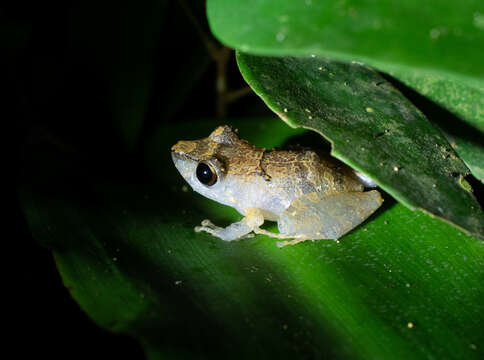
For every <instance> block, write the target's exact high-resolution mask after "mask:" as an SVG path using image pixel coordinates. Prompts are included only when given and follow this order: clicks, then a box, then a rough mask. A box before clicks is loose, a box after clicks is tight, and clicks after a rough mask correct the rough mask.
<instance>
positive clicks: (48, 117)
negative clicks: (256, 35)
mask: <svg viewBox="0 0 484 360" xmlns="http://www.w3.org/2000/svg"><path fill="white" fill-rule="evenodd" d="M187 4H188V5H189V6H190V8H189V9H188V10H187V8H186V6H187ZM204 5H205V2H204V1H203V0H197V1H187V2H186V3H184V2H183V1H163V0H149V1H143V2H140V3H139V4H128V5H122V4H120V3H118V2H114V1H103V2H95V1H83V2H73V1H72V2H69V1H67V2H63V3H54V2H49V1H47V2H36V3H33V2H32V3H31V2H27V1H15V2H14V1H10V2H7V3H6V4H3V5H0V46H1V48H0V52H1V54H2V56H1V57H0V65H1V69H2V74H3V76H2V85H4V86H2V87H1V88H2V89H3V96H2V98H3V100H4V101H3V102H2V103H3V106H2V113H3V123H4V124H5V125H11V124H13V126H12V128H10V127H6V129H5V130H4V131H5V132H4V137H5V138H6V139H7V140H8V141H6V142H5V143H6V144H7V147H8V148H10V150H12V149H13V151H9V152H7V154H8V163H9V165H11V168H10V169H11V170H9V171H8V172H7V173H8V174H9V180H13V184H11V187H10V188H9V190H8V194H7V199H8V201H9V203H11V204H12V205H11V206H8V210H9V213H10V217H9V220H8V225H10V228H11V233H12V235H8V236H7V237H6V238H5V239H4V241H5V242H6V243H7V244H8V246H7V247H6V249H8V250H6V251H5V253H4V258H5V260H6V261H5V262H7V260H10V261H11V262H12V263H13V265H11V266H9V267H8V271H7V272H6V274H7V280H8V284H9V285H8V287H7V291H6V293H5V294H4V298H6V299H7V304H6V307H5V311H6V316H7V317H8V318H9V320H10V321H9V322H8V323H7V324H8V325H7V324H6V325H5V327H6V328H7V332H8V334H9V335H8V338H7V339H8V341H7V343H8V347H11V348H12V351H13V354H15V357H18V358H23V357H25V356H27V355H29V356H32V355H35V356H46V357H48V358H49V359H65V358H69V359H72V358H101V357H109V358H115V357H123V358H142V357H143V352H142V349H141V347H140V345H139V344H138V343H137V342H136V341H135V340H134V339H132V338H131V337H128V336H122V335H115V334H111V333H108V332H107V331H105V330H103V329H100V328H99V327H97V326H96V325H95V324H94V323H93V322H92V321H91V320H90V319H89V318H88V317H87V315H86V314H85V313H84V312H83V311H82V310H81V309H80V308H79V306H78V305H77V304H76V303H75V301H74V300H72V298H71V297H70V294H69V292H68V291H67V289H66V288H65V287H64V286H63V284H62V280H61V278H60V276H59V274H58V272H57V269H56V266H55V262H54V259H53V257H52V255H51V253H50V251H49V250H47V249H46V248H44V247H42V246H41V245H39V244H38V243H37V242H36V241H35V239H34V238H33V237H32V234H31V232H30V231H29V228H28V226H27V223H26V220H25V217H24V214H23V210H22V207H21V204H20V202H19V201H18V196H17V193H16V190H15V188H16V186H17V185H16V183H17V182H18V181H19V178H21V177H22V171H23V169H22V165H23V161H24V158H25V157H28V156H29V151H31V149H32V147H31V144H32V143H37V142H39V141H40V142H42V141H48V142H54V143H57V144H58V145H60V146H63V147H68V148H72V149H75V151H80V152H82V153H83V154H85V155H86V156H87V157H89V158H90V159H91V160H93V161H97V162H98V166H99V168H105V167H106V164H108V167H109V168H110V169H111V170H112V171H115V172H116V171H120V169H121V168H123V169H124V168H126V166H135V165H134V164H136V163H137V161H136V160H137V159H138V158H139V156H141V152H142V148H143V143H144V141H145V139H146V138H148V137H149V136H150V134H151V133H152V132H153V131H154V130H155V129H156V128H158V127H159V126H163V125H164V124H166V123H169V122H178V121H186V120H190V119H194V118H207V117H208V118H210V117H215V116H217V110H216V103H217V99H218V98H219V96H220V94H219V95H217V92H216V90H215V83H216V78H217V74H219V73H218V72H217V67H216V63H215V62H214V61H213V59H211V58H210V56H209V53H208V52H207V50H206V47H205V45H206V44H204V43H203V42H202V38H203V37H204V36H207V38H211V36H210V35H209V34H210V32H209V29H208V25H207V23H206V19H205V14H204ZM207 38H205V40H206V39H207ZM210 41H211V42H212V45H215V46H216V49H219V48H220V45H219V44H217V43H216V41H215V40H214V39H213V38H211V39H210ZM226 73H227V74H228V75H227V82H228V86H229V87H230V88H233V89H239V88H241V87H244V86H245V84H244V83H243V80H242V78H241V77H240V75H239V74H238V70H237V67H236V64H235V60H234V57H233V54H232V55H231V56H230V58H229V60H228V63H227V72H226ZM139 94H141V95H139ZM139 104H141V105H139ZM138 110H139V111H138ZM130 112H131V113H133V114H134V115H133V116H131V117H129V116H124V114H126V113H130ZM226 112H227V116H249V115H253V114H269V111H268V109H266V108H265V106H264V105H263V104H262V102H261V101H260V100H259V99H258V98H256V97H255V96H254V95H250V96H245V97H243V98H241V99H239V100H238V101H237V102H234V103H233V104H231V105H230V106H227V107H226ZM130 129H134V130H133V131H130ZM119 154H122V156H120V155H119ZM141 170H142V169H141ZM32 180H34V179H32ZM23 181H25V180H23ZM12 209H13V211H12ZM10 261H8V262H10ZM5 351H6V350H4V352H5Z"/></svg>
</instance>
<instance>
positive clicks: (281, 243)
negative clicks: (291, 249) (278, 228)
mask: <svg viewBox="0 0 484 360" xmlns="http://www.w3.org/2000/svg"><path fill="white" fill-rule="evenodd" d="M306 240H309V239H308V238H301V239H292V240H284V241H278V242H277V243H276V245H277V247H278V248H283V247H284V246H286V245H296V244H299V243H300V242H303V241H306Z"/></svg>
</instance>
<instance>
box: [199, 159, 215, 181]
mask: <svg viewBox="0 0 484 360" xmlns="http://www.w3.org/2000/svg"><path fill="white" fill-rule="evenodd" d="M197 179H198V180H199V181H200V182H201V183H202V184H204V185H207V186H211V185H213V184H215V183H216V182H217V173H216V172H215V171H213V170H212V169H211V168H210V166H208V165H207V164H206V163H204V162H201V163H199V164H198V166H197Z"/></svg>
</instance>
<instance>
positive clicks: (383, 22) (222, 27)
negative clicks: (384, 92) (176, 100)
mask: <svg viewBox="0 0 484 360" xmlns="http://www.w3.org/2000/svg"><path fill="white" fill-rule="evenodd" d="M207 14H208V18H209V21H210V25H211V27H212V31H213V32H214V34H215V35H216V36H218V37H219V39H220V40H221V41H222V42H223V43H225V44H227V45H229V46H232V47H234V48H237V49H240V50H242V51H244V52H249V53H254V54H261V55H293V56H296V55H306V56H309V55H310V54H320V55H324V56H331V57H335V58H339V59H345V60H354V59H358V60H360V61H365V62H366V61H368V63H369V64H372V65H373V66H376V67H378V68H381V69H382V70H386V71H392V70H397V69H405V68H407V69H411V70H412V71H414V70H415V69H419V70H420V71H421V72H422V73H428V72H429V71H430V72H441V73H447V74H452V76H454V77H461V78H462V79H464V81H469V82H470V83H472V82H475V83H479V81H480V83H481V86H482V80H483V77H484V68H483V67H482V51H476V49H482V48H484V31H483V29H484V6H483V4H482V2H481V1H479V0H467V1H463V2H455V1H437V0H431V1H425V2H421V1H418V0H409V1H405V2H402V1H383V0H380V1H369V0H365V1H353V0H350V1H338V2H336V1H333V2H330V1H314V0H307V1H292V0H251V1H247V0H234V1H224V0H209V1H208V4H207ZM473 77H476V78H479V79H480V80H479V81H477V79H475V80H476V81H474V80H473V79H472V78H473ZM466 78H467V79H466Z"/></svg>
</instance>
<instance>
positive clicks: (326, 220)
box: [278, 190, 383, 240]
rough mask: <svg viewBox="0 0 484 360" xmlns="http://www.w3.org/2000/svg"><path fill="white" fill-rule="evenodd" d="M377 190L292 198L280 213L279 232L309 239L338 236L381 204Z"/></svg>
mask: <svg viewBox="0 0 484 360" xmlns="http://www.w3.org/2000/svg"><path fill="white" fill-rule="evenodd" d="M382 202H383V199H382V198H381V196H380V193H379V192H378V191H376V190H372V191H367V192H347V193H339V194H332V195H324V194H320V193H316V192H314V193H309V194H305V195H304V196H302V197H300V198H298V199H296V200H294V201H293V202H292V203H291V205H290V206H289V207H288V208H287V209H286V210H284V211H283V212H282V213H281V215H280V216H279V220H278V227H279V232H280V233H282V234H287V235H305V236H306V237H307V238H308V239H314V240H317V239H338V238H340V237H341V236H343V235H344V234H345V233H347V232H348V231H350V230H351V229H353V228H354V227H356V226H357V225H359V224H361V223H362V222H363V221H364V220H365V219H366V218H367V217H368V216H370V215H371V214H372V213H373V212H374V211H375V210H376V209H378V208H379V207H380V205H381V204H382Z"/></svg>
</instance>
